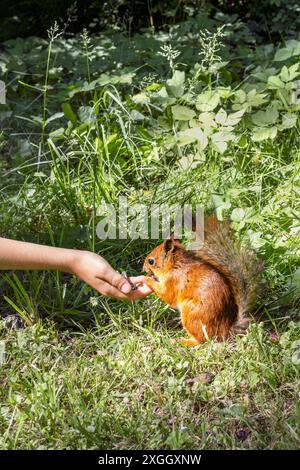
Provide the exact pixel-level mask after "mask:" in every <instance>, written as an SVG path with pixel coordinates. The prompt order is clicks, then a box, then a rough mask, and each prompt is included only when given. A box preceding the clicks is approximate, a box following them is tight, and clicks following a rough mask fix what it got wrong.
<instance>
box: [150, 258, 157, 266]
mask: <svg viewBox="0 0 300 470" xmlns="http://www.w3.org/2000/svg"><path fill="white" fill-rule="evenodd" d="M148 263H149V264H150V266H153V265H154V263H155V261H154V258H149V259H148Z"/></svg>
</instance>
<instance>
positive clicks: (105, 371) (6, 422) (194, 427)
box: [0, 303, 300, 449]
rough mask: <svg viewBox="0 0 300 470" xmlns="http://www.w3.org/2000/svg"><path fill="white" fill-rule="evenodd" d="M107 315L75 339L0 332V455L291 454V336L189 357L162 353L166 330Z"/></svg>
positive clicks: (217, 347) (292, 329) (250, 337)
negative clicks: (1, 343)
mask: <svg viewBox="0 0 300 470" xmlns="http://www.w3.org/2000/svg"><path fill="white" fill-rule="evenodd" d="M135 308H136V309H137V310H139V311H142V309H144V308H143V306H142V305H139V306H137V307H135ZM148 308H149V309H151V308H152V305H151V304H150V303H149V304H148ZM115 315H116V314H114V318H113V321H112V323H110V324H109V325H106V326H104V325H103V324H101V322H99V324H98V326H97V327H95V328H93V329H90V330H82V331H80V332H77V333H76V332H74V331H73V332H72V331H57V328H55V327H54V326H53V325H52V324H51V323H49V322H47V321H45V322H43V323H38V324H36V325H34V326H32V327H28V328H26V329H25V330H19V331H12V330H8V329H7V328H6V327H5V326H4V322H1V334H2V335H4V337H5V340H6V362H4V360H3V356H2V366H1V383H2V387H1V395H0V396H1V415H0V416H1V421H0V428H1V440H0V442H1V448H8V449H15V448H24V449H35V448H47V449H61V448H69V449H92V448H100V449H107V448H110V449H147V448H148V449H156V448H159V449H189V448H198V449H212V448H213V449H228V448H232V449H249V448H255V449H293V448H297V447H299V435H298V431H299V412H300V408H299V402H298V405H297V404H296V403H297V396H298V394H299V369H298V366H296V365H295V364H293V362H292V354H293V348H292V344H293V341H294V340H295V339H296V338H297V337H299V326H298V327H296V326H295V325H294V324H291V325H290V326H289V327H288V328H287V331H286V332H285V334H284V337H282V338H281V340H280V341H278V340H277V339H276V340H275V342H274V338H273V340H271V339H270V337H268V336H267V335H266V334H265V332H264V328H263V327H262V326H253V327H252V328H251V329H250V331H249V332H248V334H247V336H246V337H245V338H243V339H238V340H237V341H236V342H227V343H224V344H217V343H210V344H206V345H205V346H201V347H199V348H197V349H190V350H189V349H185V348H183V347H181V346H174V345H172V344H171V342H170V339H171V337H173V336H176V334H178V331H177V332H176V331H172V330H170V328H168V329H167V328H166V327H165V326H160V327H159V328H158V329H157V330H156V329H154V330H152V329H149V328H147V325H146V324H143V323H142V322H137V323H136V324H134V323H126V322H125V321H124V319H123V316H122V314H120V316H118V317H115Z"/></svg>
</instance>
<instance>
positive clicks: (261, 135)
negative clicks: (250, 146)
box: [252, 127, 277, 142]
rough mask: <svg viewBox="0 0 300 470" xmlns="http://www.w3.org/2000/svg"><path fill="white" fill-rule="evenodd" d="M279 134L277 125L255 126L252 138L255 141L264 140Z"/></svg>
mask: <svg viewBox="0 0 300 470" xmlns="http://www.w3.org/2000/svg"><path fill="white" fill-rule="evenodd" d="M276 135H277V127H254V128H253V132H252V139H253V140H254V141H255V142H261V141H262V140H267V139H275V137H276Z"/></svg>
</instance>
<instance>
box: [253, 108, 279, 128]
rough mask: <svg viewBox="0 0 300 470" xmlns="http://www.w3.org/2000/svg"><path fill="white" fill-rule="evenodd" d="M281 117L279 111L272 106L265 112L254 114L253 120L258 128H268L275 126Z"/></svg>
mask: <svg viewBox="0 0 300 470" xmlns="http://www.w3.org/2000/svg"><path fill="white" fill-rule="evenodd" d="M278 116H279V113H278V110H277V109H276V108H274V107H272V106H270V107H269V108H267V109H266V110H265V111H257V113H254V114H252V116H251V119H252V122H253V124H255V125H256V126H262V127H264V126H268V125H269V124H275V122H276V121H277V119H278Z"/></svg>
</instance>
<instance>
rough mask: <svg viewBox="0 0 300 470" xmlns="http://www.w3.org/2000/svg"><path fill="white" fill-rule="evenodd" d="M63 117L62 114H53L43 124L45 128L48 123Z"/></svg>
mask: <svg viewBox="0 0 300 470" xmlns="http://www.w3.org/2000/svg"><path fill="white" fill-rule="evenodd" d="M63 116H64V113H55V114H52V116H50V117H49V118H48V119H47V120H46V122H45V124H46V126H47V125H48V124H49V122H52V121H55V119H60V118H61V117H63Z"/></svg>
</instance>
